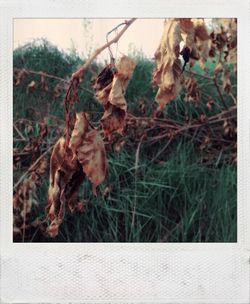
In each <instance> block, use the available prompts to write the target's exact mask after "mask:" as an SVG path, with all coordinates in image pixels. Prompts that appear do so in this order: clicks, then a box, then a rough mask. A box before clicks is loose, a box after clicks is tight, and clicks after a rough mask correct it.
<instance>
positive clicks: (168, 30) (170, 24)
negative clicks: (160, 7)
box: [153, 19, 182, 109]
mask: <svg viewBox="0 0 250 304" xmlns="http://www.w3.org/2000/svg"><path fill="white" fill-rule="evenodd" d="M181 39H182V38H181V26H180V21H179V20H175V19H168V20H166V21H165V23H164V31H163V35H162V38H161V41H160V45H159V46H158V48H157V50H156V52H155V59H156V70H155V71H154V74H153V84H155V85H158V87H159V90H158V92H157V95H156V98H155V99H156V101H157V102H158V104H159V106H160V108H161V109H163V108H164V107H165V106H166V104H168V103H169V102H170V101H172V100H173V99H174V98H176V96H177V92H178V88H179V77H180V74H181V69H182V68H181V62H180V60H179V52H180V42H181Z"/></svg>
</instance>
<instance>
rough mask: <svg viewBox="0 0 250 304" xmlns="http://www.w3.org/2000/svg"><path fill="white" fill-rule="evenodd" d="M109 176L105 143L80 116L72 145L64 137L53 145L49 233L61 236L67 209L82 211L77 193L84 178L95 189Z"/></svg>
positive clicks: (49, 191) (53, 235) (48, 211)
mask: <svg viewBox="0 0 250 304" xmlns="http://www.w3.org/2000/svg"><path fill="white" fill-rule="evenodd" d="M106 173H107V160H106V152H105V147H104V143H103V140H102V138H101V136H100V135H99V133H98V131H97V130H96V129H94V128H93V127H92V126H91V125H90V124H89V121H88V119H87V115H86V113H83V112H81V113H77V114H76V122H75V126H74V129H73V132H72V135H71V138H70V142H69V146H68V147H67V146H66V145H65V138H64V137H61V138H60V139H59V140H58V141H57V143H56V144H55V146H54V149H53V152H52V155H51V160H50V186H49V190H48V206H47V214H48V217H49V219H50V220H51V223H50V225H49V227H48V228H47V233H48V234H49V235H50V236H51V237H55V236H56V235H57V234H58V228H59V225H60V224H61V223H62V220H63V213H64V206H65V204H67V205H68V207H69V209H70V210H71V212H73V211H74V210H81V209H82V207H81V204H80V203H81V202H79V201H78V190H79V187H80V185H81V184H82V182H83V180H84V177H85V175H86V176H87V177H88V178H89V180H90V181H91V183H92V185H93V193H94V195H96V187H97V186H98V185H99V184H100V183H102V182H103V180H104V178H105V176H106Z"/></svg>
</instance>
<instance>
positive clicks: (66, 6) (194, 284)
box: [0, 0, 250, 304]
mask: <svg viewBox="0 0 250 304" xmlns="http://www.w3.org/2000/svg"><path fill="white" fill-rule="evenodd" d="M249 11H250V5H249V1H247V0H238V1H237V0H217V1H215V0H202V1H201V0H154V1H153V0H144V1H139V0H137V1H135V0H126V1H125V0H122V1H121V0H120V1H115V0H109V1H107V0H105V1H102V0H98V1H96V0H95V1H93V0H92V1H91V0H85V1H80V0H71V1H69V0H61V1H60V0H46V1H45V0H43V1H31V0H0V144H1V145H0V202H1V204H0V211H1V226H0V228H1V229H0V240H1V286H0V287H1V295H0V296H1V300H0V301H1V303H192V304H193V303H241V304H243V303H250V299H249V289H250V271H249V270H250V202H249V200H250V187H249V185H248V183H249V182H250V178H249V177H250V166H249V164H250V162H249V157H250V120H249V117H250V115H249V114H250V100H249V98H250V77H249V76H250V58H249V50H250V22H249ZM128 17H138V18H167V17H207V18H216V17H236V18H237V28H238V52H237V54H238V94H237V98H238V100H239V102H238V109H237V111H238V114H237V116H238V120H237V124H238V151H237V155H238V173H237V204H238V205H237V210H238V217H237V219H238V223H237V243H13V241H12V239H13V238H12V186H13V185H12V180H13V172H12V171H13V168H12V139H13V136H12V135H13V131H12V129H13V125H12V119H13V105H12V103H13V92H12V88H13V87H12V84H13V71H12V68H13V64H12V51H13V19H14V18H128ZM134 26H136V24H134Z"/></svg>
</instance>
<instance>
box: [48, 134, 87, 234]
mask: <svg viewBox="0 0 250 304" xmlns="http://www.w3.org/2000/svg"><path fill="white" fill-rule="evenodd" d="M83 180H84V173H83V171H82V168H81V165H80V164H79V162H78V160H77V159H76V158H74V156H73V152H72V151H71V149H69V148H65V138H64V137H61V138H60V139H59V140H58V141H57V143H56V144H55V146H54V149H53V152H52V155H51V159H50V185H49V190H48V205H47V208H46V210H47V214H48V217H49V219H50V220H51V221H52V222H51V224H50V225H49V227H48V228H47V233H48V234H49V235H50V236H51V237H55V236H56V235H57V233H58V227H59V225H60V224H61V223H62V219H63V213H64V205H65V202H67V203H68V205H71V206H72V205H74V204H76V197H77V192H78V189H79V187H80V185H81V183H82V182H83Z"/></svg>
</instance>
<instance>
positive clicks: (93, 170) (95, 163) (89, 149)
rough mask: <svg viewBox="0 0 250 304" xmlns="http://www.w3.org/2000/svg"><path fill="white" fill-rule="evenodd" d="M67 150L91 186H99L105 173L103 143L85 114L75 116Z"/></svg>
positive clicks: (105, 164)
mask: <svg viewBox="0 0 250 304" xmlns="http://www.w3.org/2000/svg"><path fill="white" fill-rule="evenodd" d="M69 148H70V149H71V150H72V152H73V153H74V154H75V155H76V157H77V159H78V161H79V162H80V164H81V166H82V170H83V171H84V173H85V174H86V176H87V177H88V178H89V179H90V181H91V183H92V185H93V193H94V194H95V195H96V186H98V185H99V184H101V183H102V182H103V180H104V179H105V177H106V173H107V159H106V151H105V147H104V142H103V140H102V138H101V136H100V134H99V133H98V131H97V130H96V129H94V128H93V127H92V126H91V125H90V124H89V122H88V119H87V116H86V113H84V112H81V113H77V114H76V123H75V127H74V130H73V132H72V136H71V139H70V143H69Z"/></svg>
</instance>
